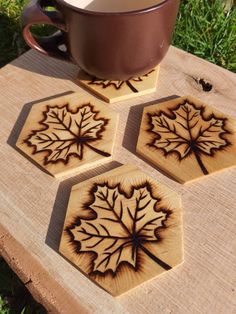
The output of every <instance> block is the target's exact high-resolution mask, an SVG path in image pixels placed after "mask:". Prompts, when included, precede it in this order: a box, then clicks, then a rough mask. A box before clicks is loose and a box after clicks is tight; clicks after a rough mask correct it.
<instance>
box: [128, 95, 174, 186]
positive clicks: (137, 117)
mask: <svg viewBox="0 0 236 314" xmlns="http://www.w3.org/2000/svg"><path fill="white" fill-rule="evenodd" d="M178 97H180V96H177V95H171V96H168V97H165V98H160V99H157V100H153V101H151V102H148V103H145V104H141V105H136V106H133V107H131V108H130V112H129V116H128V119H127V124H126V128H125V132H124V139H123V143H122V145H123V147H125V148H126V149H128V150H129V151H130V152H131V153H132V154H134V155H136V156H138V157H139V158H140V159H141V160H143V161H144V162H146V163H148V164H149V165H151V166H152V167H153V168H154V169H156V170H157V171H159V172H160V173H162V174H163V175H165V176H166V177H168V178H170V179H171V180H174V179H173V178H172V177H170V176H169V175H168V174H167V173H165V172H164V171H162V170H161V169H160V168H158V167H156V166H155V165H154V164H152V163H151V162H149V161H148V160H147V159H145V158H143V157H142V156H140V155H139V154H138V153H137V152H136V146H137V142H138V136H139V129H140V125H141V120H142V115H143V109H144V108H145V107H147V106H151V105H154V104H159V103H162V102H165V101H168V100H171V99H175V98H178ZM134 122H135V123H134ZM174 181H176V182H178V181H177V180H174Z"/></svg>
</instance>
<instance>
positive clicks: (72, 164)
mask: <svg viewBox="0 0 236 314" xmlns="http://www.w3.org/2000/svg"><path fill="white" fill-rule="evenodd" d="M117 122H118V115H117V113H115V112H113V111H112V110H110V109H109V108H107V107H106V106H104V104H103V103H102V102H100V101H98V100H97V99H95V98H94V97H91V96H87V95H84V94H83V93H73V94H70V95H66V96H63V97H59V98H54V99H52V100H48V101H44V102H41V103H37V104H35V105H33V107H32V109H31V110H30V113H29V115H28V118H27V120H26V122H25V125H24V127H23V129H22V131H21V134H20V136H19V138H18V140H17V143H16V145H17V147H18V148H20V149H21V150H22V151H23V152H24V153H25V154H26V155H28V156H29V157H30V158H32V159H33V160H34V161H35V162H36V163H37V164H39V165H40V166H41V167H43V168H44V169H45V170H46V171H48V172H49V173H50V174H52V175H54V176H55V177H57V176H61V175H65V174H68V173H71V172H75V171H77V170H81V169H82V168H83V167H86V168H88V167H90V166H94V165H96V164H97V163H103V162H108V161H110V160H111V155H112V150H113V144H114V138H115V133H116V128H117Z"/></svg>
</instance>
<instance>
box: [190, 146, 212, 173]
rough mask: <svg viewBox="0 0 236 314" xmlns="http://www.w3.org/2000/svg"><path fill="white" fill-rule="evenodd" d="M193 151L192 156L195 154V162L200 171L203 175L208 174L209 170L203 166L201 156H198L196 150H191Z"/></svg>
mask: <svg viewBox="0 0 236 314" xmlns="http://www.w3.org/2000/svg"><path fill="white" fill-rule="evenodd" d="M193 153H194V156H195V158H196V160H197V162H198V165H199V167H200V168H201V170H202V172H203V173H204V174H205V175H207V174H209V172H208V171H207V169H206V167H205V166H204V164H203V162H202V160H201V158H200V155H199V153H198V152H197V151H196V150H193Z"/></svg>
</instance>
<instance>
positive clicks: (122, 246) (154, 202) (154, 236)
mask: <svg viewBox="0 0 236 314" xmlns="http://www.w3.org/2000/svg"><path fill="white" fill-rule="evenodd" d="M92 193H93V200H92V201H91V202H90V203H89V204H87V205H86V206H85V210H89V211H92V213H93V217H92V218H91V217H88V218H80V217H76V219H75V221H76V223H75V224H72V225H71V226H69V227H68V228H67V229H66V230H67V231H68V232H69V234H70V236H71V238H72V240H71V241H72V243H73V244H75V245H76V246H78V243H79V252H94V253H96V258H94V259H93V267H92V269H93V270H92V272H96V271H98V272H100V273H105V272H106V271H108V270H111V271H112V272H113V274H115V273H116V270H117V267H118V266H119V265H120V264H121V263H122V262H123V263H128V264H129V265H130V266H132V267H133V268H135V269H136V267H137V263H138V262H137V256H138V252H139V250H142V251H143V252H144V253H145V254H146V255H147V256H148V257H149V258H151V259H152V260H154V261H155V262H156V263H158V264H159V265H160V266H161V267H163V268H164V269H166V270H168V269H170V268H171V267H170V266H169V265H167V264H166V263H165V262H164V261H162V260H160V259H159V258H157V257H156V256H155V255H153V254H152V252H150V251H149V250H148V249H147V248H146V247H145V244H146V243H148V242H156V243H157V242H158V241H159V240H160V239H159V236H158V228H163V227H165V225H164V223H165V221H166V220H167V219H168V216H169V215H170V211H167V210H164V209H161V208H158V202H159V201H160V200H159V199H157V198H155V197H154V196H153V195H152V191H151V185H150V184H149V183H148V182H146V183H145V184H143V185H142V186H133V187H132V191H131V195H130V196H128V195H127V194H126V193H125V192H124V191H122V190H121V188H120V185H119V184H118V185H116V186H114V187H112V186H110V185H109V184H108V183H104V184H96V185H95V186H94V188H93V192H92ZM78 221H79V222H78ZM76 251H77V252H78V249H77V250H76Z"/></svg>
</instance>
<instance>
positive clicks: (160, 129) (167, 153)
mask: <svg viewBox="0 0 236 314" xmlns="http://www.w3.org/2000/svg"><path fill="white" fill-rule="evenodd" d="M137 152H138V153H139V154H140V155H141V156H143V157H144V158H146V159H147V160H149V161H150V162H152V163H153V164H154V165H156V166H157V167H159V168H160V169H161V170H163V171H164V172H166V173H167V174H168V175H170V176H171V177H173V178H174V179H176V180H177V181H179V182H181V183H185V182H189V181H192V180H194V179H197V178H203V177H204V175H208V174H211V173H215V172H217V171H220V170H224V169H227V168H230V167H234V166H236V120H234V119H232V118H231V117H229V116H227V115H225V114H224V113H222V112H219V111H217V110H215V109H214V108H213V107H210V106H209V105H207V104H204V103H203V102H201V101H200V100H198V99H195V98H193V97H191V96H188V97H180V98H177V99H173V100H169V101H167V102H163V103H161V104H158V103H157V104H156V105H151V106H147V107H145V108H144V111H143V117H142V122H141V126H140V131H139V138H138V143H137Z"/></svg>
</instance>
